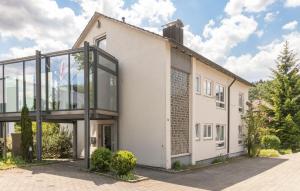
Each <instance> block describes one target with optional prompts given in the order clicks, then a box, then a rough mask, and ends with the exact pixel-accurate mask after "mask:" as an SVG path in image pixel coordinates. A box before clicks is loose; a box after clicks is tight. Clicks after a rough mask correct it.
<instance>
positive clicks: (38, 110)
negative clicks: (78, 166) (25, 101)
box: [35, 51, 42, 161]
mask: <svg viewBox="0 0 300 191" xmlns="http://www.w3.org/2000/svg"><path fill="white" fill-rule="evenodd" d="M35 66H36V88H35V90H36V126H37V131H36V147H37V148H36V151H37V154H36V156H37V160H38V161H41V160H42V118H41V52H40V51H36V65H35Z"/></svg>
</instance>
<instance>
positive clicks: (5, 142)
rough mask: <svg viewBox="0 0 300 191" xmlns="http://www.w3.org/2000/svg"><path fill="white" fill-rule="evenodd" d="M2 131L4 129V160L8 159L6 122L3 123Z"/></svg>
mask: <svg viewBox="0 0 300 191" xmlns="http://www.w3.org/2000/svg"><path fill="white" fill-rule="evenodd" d="M2 129H3V140H4V143H3V144H4V147H3V158H4V159H6V153H7V152H6V144H7V140H6V122H2Z"/></svg>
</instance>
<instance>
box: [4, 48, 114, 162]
mask: <svg viewBox="0 0 300 191" xmlns="http://www.w3.org/2000/svg"><path fill="white" fill-rule="evenodd" d="M90 51H92V52H93V56H94V60H93V63H92V66H91V63H89V56H90ZM78 52H83V53H84V62H83V63H84V92H85V93H84V108H80V109H73V107H72V106H71V75H70V74H71V67H70V66H71V63H70V62H71V61H70V55H71V54H73V53H78ZM62 55H67V56H68V98H69V103H68V109H65V110H55V109H50V108H49V103H50V102H49V81H48V80H49V79H48V77H49V76H48V75H49V71H50V57H54V56H62ZM98 55H101V56H103V57H104V58H106V59H108V60H110V61H111V62H112V63H113V64H115V65H116V71H112V70H111V69H109V68H107V67H105V66H102V65H99V64H98ZM42 59H45V66H43V67H45V77H46V79H45V80H46V83H45V86H46V87H45V88H46V90H45V96H46V97H45V98H46V100H45V101H46V106H45V110H44V109H42V107H41V98H42V96H41V67H42V65H41V61H42ZM28 60H35V61H36V66H35V68H36V88H35V91H36V95H35V96H36V110H35V111H30V112H29V116H30V118H31V119H32V120H35V121H36V122H37V137H36V138H37V158H38V160H42V119H43V121H54V122H70V123H73V124H75V123H76V121H77V120H82V119H84V121H85V156H86V157H85V160H86V162H85V164H86V167H87V168H89V165H90V162H89V154H90V120H91V119H114V120H116V121H117V124H118V111H119V76H118V71H119V67H118V60H117V59H116V58H115V57H113V56H112V55H110V54H108V53H107V52H105V51H103V50H101V49H99V48H97V47H95V46H89V44H88V43H87V42H85V43H84V47H83V48H78V49H70V50H64V51H58V52H52V53H46V54H41V52H40V51H36V55H35V56H29V57H23V58H18V59H12V60H6V61H0V67H2V74H3V81H2V83H3V84H2V85H3V112H1V111H0V123H3V124H4V122H12V121H19V120H20V118H21V113H20V111H19V110H17V111H16V112H6V104H5V77H4V74H5V71H4V68H5V67H4V65H6V64H13V63H17V62H22V64H23V86H24V87H23V100H24V101H23V103H24V104H25V103H26V79H25V78H26V77H25V72H26V66H25V62H26V61H28ZM90 66H91V67H93V68H92V69H93V75H94V76H93V88H94V92H93V96H94V98H93V99H94V102H93V106H91V105H90V86H89V83H90ZM97 68H101V69H102V70H104V71H106V72H108V73H110V74H112V75H115V76H116V78H117V82H116V86H117V103H116V104H117V109H116V111H111V110H105V109H101V108H98V107H97V87H98V82H97ZM17 107H18V106H17ZM4 126H5V124H4ZM117 130H118V129H117ZM76 134H77V132H76ZM117 134H118V132H117ZM117 136H118V135H117Z"/></svg>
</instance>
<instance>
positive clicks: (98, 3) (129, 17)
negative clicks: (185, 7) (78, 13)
mask: <svg viewBox="0 0 300 191" xmlns="http://www.w3.org/2000/svg"><path fill="white" fill-rule="evenodd" d="M76 2H78V3H79V5H80V6H81V8H82V15H83V16H85V17H87V18H89V17H91V16H92V14H93V13H94V11H99V12H101V13H103V14H106V15H108V16H110V17H113V18H116V19H121V18H122V17H125V18H126V22H128V23H130V24H133V25H138V26H141V25H142V24H143V23H144V22H146V23H147V24H148V25H154V24H162V23H164V22H167V21H169V19H170V18H171V17H172V15H173V14H174V12H175V10H176V8H175V6H174V4H173V3H172V1H171V0H138V1H137V2H135V3H134V4H132V5H131V6H130V7H129V8H124V1H123V0H76Z"/></svg>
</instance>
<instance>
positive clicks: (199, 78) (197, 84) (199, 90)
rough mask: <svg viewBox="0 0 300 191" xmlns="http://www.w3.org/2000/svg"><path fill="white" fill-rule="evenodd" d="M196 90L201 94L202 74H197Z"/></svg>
mask: <svg viewBox="0 0 300 191" xmlns="http://www.w3.org/2000/svg"><path fill="white" fill-rule="evenodd" d="M195 92H196V94H201V76H200V75H199V74H196V77H195Z"/></svg>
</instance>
